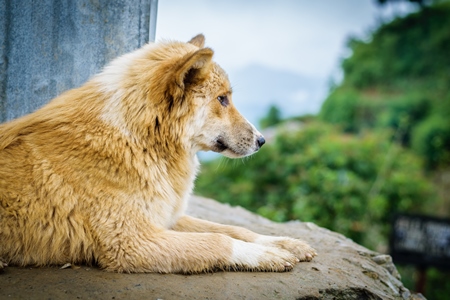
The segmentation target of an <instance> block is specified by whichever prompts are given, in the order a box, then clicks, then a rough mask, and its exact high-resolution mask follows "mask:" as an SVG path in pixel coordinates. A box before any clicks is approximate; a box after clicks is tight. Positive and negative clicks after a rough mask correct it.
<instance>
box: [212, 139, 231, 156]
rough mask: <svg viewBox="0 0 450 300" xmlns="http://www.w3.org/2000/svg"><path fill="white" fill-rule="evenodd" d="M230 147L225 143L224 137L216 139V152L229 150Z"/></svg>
mask: <svg viewBox="0 0 450 300" xmlns="http://www.w3.org/2000/svg"><path fill="white" fill-rule="evenodd" d="M228 148H229V147H228V146H227V145H226V144H225V142H224V140H223V138H222V137H218V138H217V139H216V141H215V145H214V149H213V151H214V152H219V153H220V152H223V151H225V150H227V149H228Z"/></svg>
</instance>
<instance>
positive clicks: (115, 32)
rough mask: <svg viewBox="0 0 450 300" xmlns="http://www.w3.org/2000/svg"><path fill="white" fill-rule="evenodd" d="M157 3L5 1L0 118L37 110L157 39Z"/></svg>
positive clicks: (0, 21)
mask: <svg viewBox="0 0 450 300" xmlns="http://www.w3.org/2000/svg"><path fill="white" fill-rule="evenodd" d="M157 3H158V1H157V0H67V1H60V0H39V1H35V0H0V122H4V121H8V120H11V119H14V118H17V117H19V116H21V115H24V114H27V113H30V112H32V111H34V110H36V109H37V108H39V107H41V106H42V105H43V104H45V103H47V102H48V101H49V100H51V99H52V98H54V97H55V96H57V95H58V94H60V93H61V92H63V91H66V90H68V89H71V88H73V87H77V86H80V85H81V84H83V83H84V82H86V81H87V80H88V79H89V78H90V77H91V76H92V75H94V74H96V73H97V72H98V71H99V70H101V68H102V67H103V66H104V65H105V64H106V63H107V62H109V61H110V60H112V59H113V58H115V57H117V56H119V55H121V54H123V53H126V52H129V51H131V50H133V49H136V48H138V47H140V46H142V45H143V44H145V43H147V42H148V41H149V38H150V37H152V38H154V33H155V24H156V10H157ZM151 16H152V17H151Z"/></svg>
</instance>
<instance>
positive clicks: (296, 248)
mask: <svg viewBox="0 0 450 300" xmlns="http://www.w3.org/2000/svg"><path fill="white" fill-rule="evenodd" d="M255 243H257V244H261V245H265V246H269V247H277V248H281V249H284V250H287V251H289V252H290V253H292V254H293V255H295V257H297V258H298V259H299V260H300V261H310V260H312V259H313V258H314V257H315V256H316V255H317V252H316V250H314V249H313V248H312V247H311V246H309V245H308V244H307V243H305V242H303V241H301V240H298V239H293V238H290V237H275V236H267V235H261V236H260V237H259V238H258V239H256V241H255Z"/></svg>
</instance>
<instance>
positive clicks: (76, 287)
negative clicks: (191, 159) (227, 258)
mask: <svg viewBox="0 0 450 300" xmlns="http://www.w3.org/2000/svg"><path fill="white" fill-rule="evenodd" d="M188 213H189V214H190V215H192V216H196V217H200V218H203V219H207V220H211V221H214V222H219V223H224V224H231V225H238V226H244V227H246V228H249V229H251V230H254V231H256V232H259V233H262V234H269V235H284V236H291V237H295V238H301V239H303V240H305V241H307V242H308V243H310V244H311V245H312V246H313V247H314V248H315V249H316V250H317V252H318V253H319V255H318V256H317V257H316V258H315V259H314V260H313V261H312V262H303V263H300V264H298V265H297V266H296V267H295V268H294V270H293V271H292V272H286V273H247V272H219V273H211V274H199V275H175V274H166V275H161V274H115V273H107V272H104V271H101V270H98V269H96V268H90V267H85V266H81V267H76V268H68V269H59V268H56V267H49V268H14V267H8V268H6V270H5V271H4V272H3V274H1V275H0V298H2V299H4V298H7V297H10V298H14V299H24V298H34V299H43V298H45V299H60V298H78V299H94V298H95V299H121V298H129V299H304V300H315V299H380V300H381V299H383V300H385V299H425V298H423V297H422V296H421V295H413V294H411V293H410V292H409V290H408V289H406V288H405V287H404V286H403V284H402V283H401V281H400V276H399V274H398V272H397V269H396V268H395V266H394V264H393V263H392V259H391V257H390V256H389V255H383V254H379V253H376V252H373V251H370V250H368V249H366V248H364V247H362V246H360V245H358V244H356V243H354V242H353V241H351V240H350V239H347V238H346V237H344V236H343V235H340V234H337V233H334V232H331V231H329V230H327V229H324V228H320V227H318V226H316V225H314V224H312V223H302V222H288V223H274V222H271V221H269V220H267V219H265V218H263V217H260V216H257V215H255V214H252V213H250V212H248V211H246V210H245V209H243V208H240V207H230V206H229V205H225V204H220V203H218V202H216V201H213V200H209V199H205V198H201V197H192V199H191V203H190V208H189V212H188Z"/></svg>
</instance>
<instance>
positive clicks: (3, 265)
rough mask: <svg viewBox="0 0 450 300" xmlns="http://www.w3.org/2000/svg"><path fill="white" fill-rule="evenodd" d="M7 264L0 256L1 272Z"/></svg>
mask: <svg viewBox="0 0 450 300" xmlns="http://www.w3.org/2000/svg"><path fill="white" fill-rule="evenodd" d="M7 266H8V264H7V263H5V262H4V260H2V258H1V257H0V272H2V271H3V269H4V268H5V267H7Z"/></svg>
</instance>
